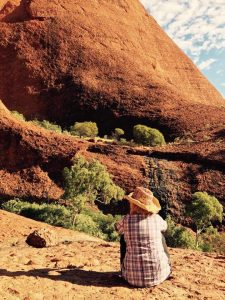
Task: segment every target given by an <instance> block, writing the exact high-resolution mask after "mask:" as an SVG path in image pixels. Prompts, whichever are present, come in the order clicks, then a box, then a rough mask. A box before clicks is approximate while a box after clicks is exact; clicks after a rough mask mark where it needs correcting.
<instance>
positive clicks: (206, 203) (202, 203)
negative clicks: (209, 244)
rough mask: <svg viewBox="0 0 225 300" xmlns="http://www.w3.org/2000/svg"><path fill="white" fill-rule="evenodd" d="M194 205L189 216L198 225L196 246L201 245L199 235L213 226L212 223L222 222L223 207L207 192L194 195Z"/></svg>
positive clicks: (188, 211)
mask: <svg viewBox="0 0 225 300" xmlns="http://www.w3.org/2000/svg"><path fill="white" fill-rule="evenodd" d="M192 198H193V200H192V203H191V205H190V206H189V209H188V210H187V214H188V215H189V216H190V217H191V218H192V220H193V222H194V224H195V225H196V239H195V246H196V247H198V245H199V235H200V234H201V233H202V231H203V230H205V229H206V228H207V227H209V226H210V225H211V221H219V222H222V218H223V206H222V204H220V203H219V201H218V200H217V199H216V198H215V197H213V196H210V195H208V194H207V193H206V192H196V193H194V194H193V195H192Z"/></svg>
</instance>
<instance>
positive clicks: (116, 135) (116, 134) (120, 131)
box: [112, 128, 125, 141]
mask: <svg viewBox="0 0 225 300" xmlns="http://www.w3.org/2000/svg"><path fill="white" fill-rule="evenodd" d="M124 134H125V132H124V130H123V129H121V128H115V129H114V132H113V133H112V136H113V137H114V138H115V139H116V140H117V141H119V140H120V139H121V136H122V135H124Z"/></svg>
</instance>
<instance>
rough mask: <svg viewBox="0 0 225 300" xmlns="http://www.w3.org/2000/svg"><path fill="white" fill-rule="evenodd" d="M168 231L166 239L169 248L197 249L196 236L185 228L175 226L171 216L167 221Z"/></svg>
mask: <svg viewBox="0 0 225 300" xmlns="http://www.w3.org/2000/svg"><path fill="white" fill-rule="evenodd" d="M166 221H167V224H168V229H167V231H166V233H165V238H166V241H167V244H168V246H169V247H175V248H177V247H178V248H185V249H195V238H194V235H193V234H192V233H191V232H190V231H189V230H188V229H186V228H185V227H183V226H181V225H177V224H175V222H174V221H173V220H172V218H171V216H168V217H167V219H166Z"/></svg>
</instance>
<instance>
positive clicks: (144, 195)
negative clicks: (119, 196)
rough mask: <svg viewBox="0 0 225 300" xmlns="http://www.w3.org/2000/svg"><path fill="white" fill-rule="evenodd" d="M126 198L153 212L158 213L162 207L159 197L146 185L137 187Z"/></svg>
mask: <svg viewBox="0 0 225 300" xmlns="http://www.w3.org/2000/svg"><path fill="white" fill-rule="evenodd" d="M125 199H127V200H128V201H129V202H131V203H133V204H135V205H137V206H139V207H141V208H142V209H144V210H146V211H148V212H151V213H153V214H157V213H158V212H159V211H160V209H161V206H160V204H159V201H158V199H156V198H155V197H154V196H153V193H152V192H151V191H150V190H149V189H146V188H144V187H136V188H135V190H134V192H133V193H131V194H129V195H127V196H125Z"/></svg>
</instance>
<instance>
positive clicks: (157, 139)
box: [133, 125, 166, 147]
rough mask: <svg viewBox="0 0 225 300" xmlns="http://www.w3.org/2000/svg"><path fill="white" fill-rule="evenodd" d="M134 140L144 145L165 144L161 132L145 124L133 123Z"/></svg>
mask: <svg viewBox="0 0 225 300" xmlns="http://www.w3.org/2000/svg"><path fill="white" fill-rule="evenodd" d="M133 137H134V141H135V142H136V143H138V144H142V145H145V146H152V147H155V146H162V145H165V144H166V142H165V139H164V136H163V134H162V133H161V132H160V131H159V130H158V129H154V128H150V127H147V126H145V125H135V126H134V128H133Z"/></svg>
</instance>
